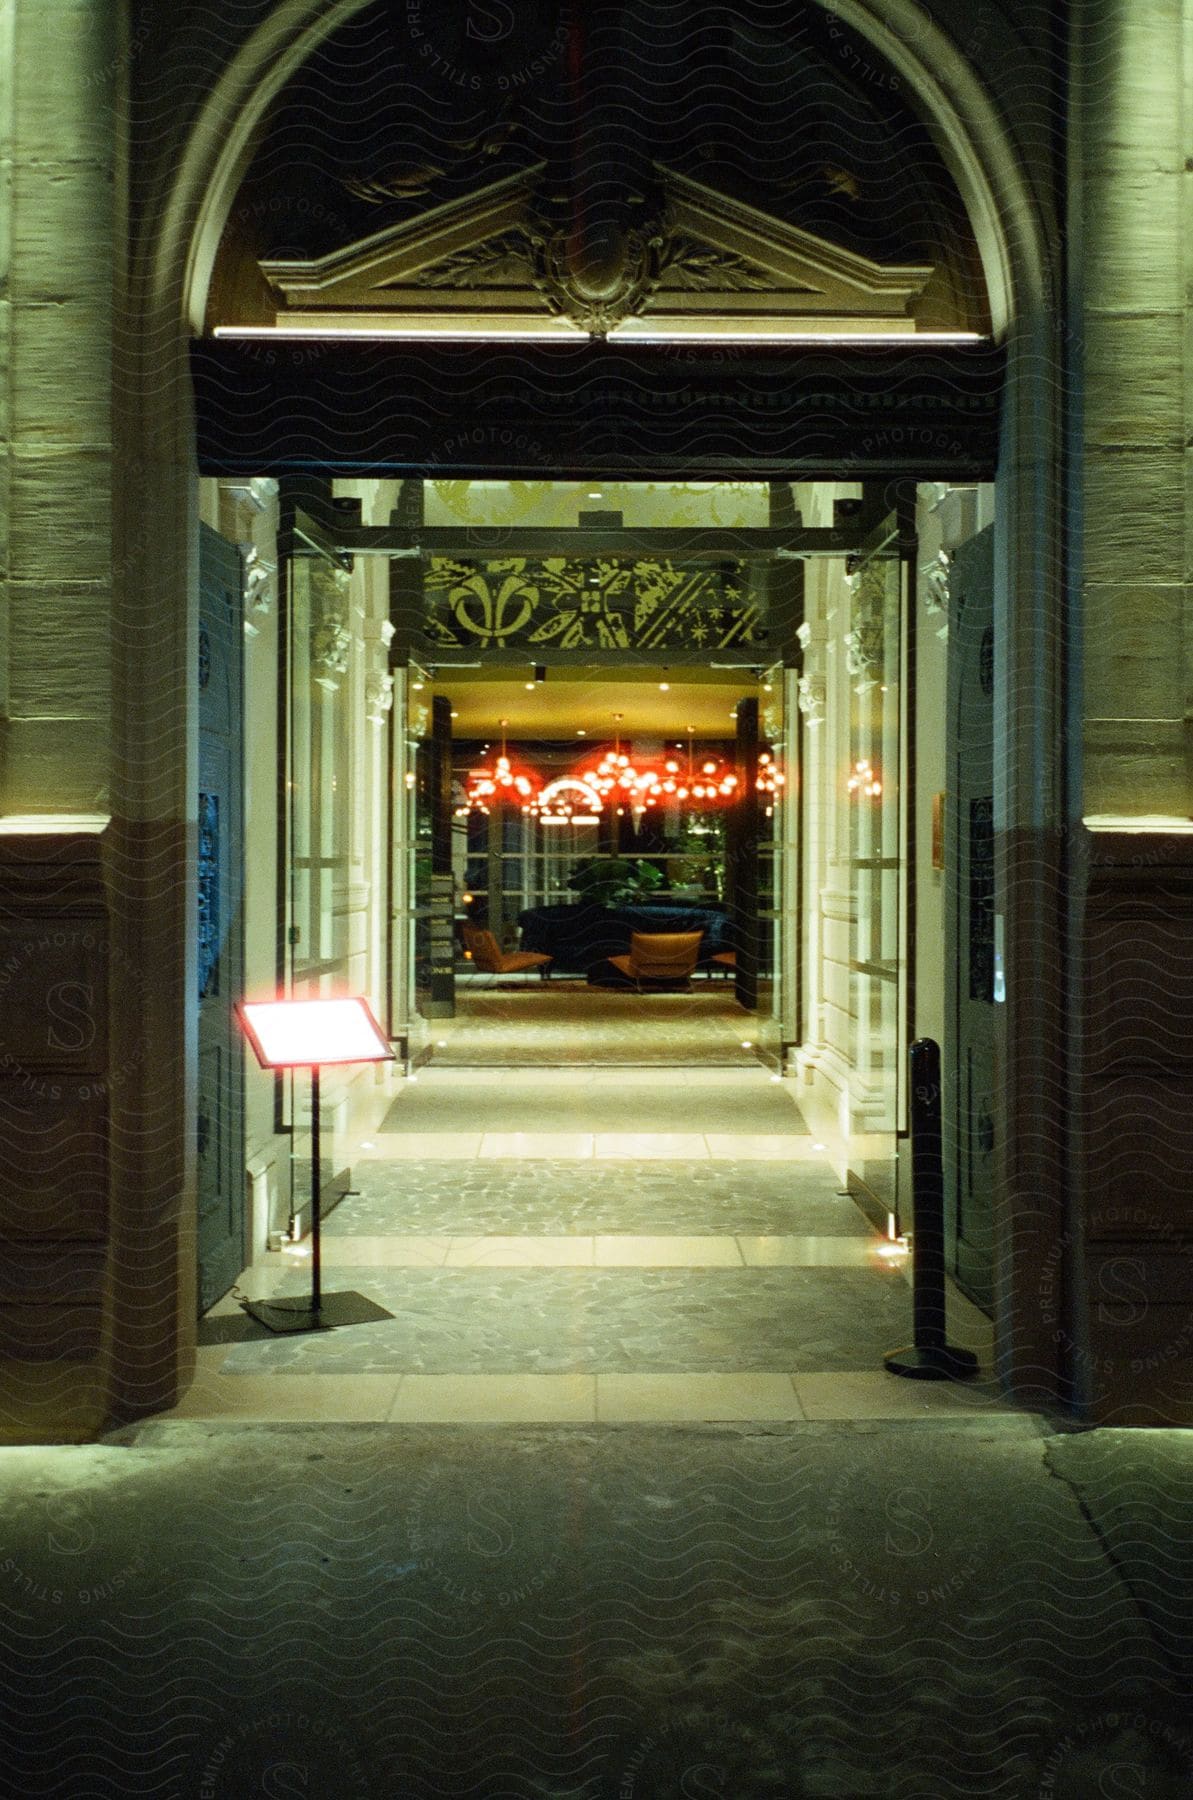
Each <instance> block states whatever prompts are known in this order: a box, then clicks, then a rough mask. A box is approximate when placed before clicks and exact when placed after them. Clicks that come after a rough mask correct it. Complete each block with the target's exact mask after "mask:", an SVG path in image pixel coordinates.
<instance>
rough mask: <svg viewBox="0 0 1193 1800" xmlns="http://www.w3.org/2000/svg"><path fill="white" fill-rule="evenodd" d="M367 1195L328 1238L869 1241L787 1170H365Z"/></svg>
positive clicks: (462, 1164)
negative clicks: (632, 1235) (706, 1236)
mask: <svg viewBox="0 0 1193 1800" xmlns="http://www.w3.org/2000/svg"><path fill="white" fill-rule="evenodd" d="M353 1179H354V1181H355V1183H356V1186H357V1188H358V1190H359V1191H358V1192H357V1193H355V1194H352V1195H350V1196H349V1197H348V1198H347V1199H346V1200H343V1201H341V1203H340V1204H339V1206H337V1207H336V1209H335V1211H334V1212H333V1213H332V1214H331V1215H330V1217H329V1218H328V1221H327V1232H328V1235H329V1236H337V1237H353V1236H355V1237H381V1236H384V1235H386V1234H392V1233H397V1234H402V1235H411V1236H415V1235H439V1234H441V1233H449V1234H453V1235H463V1236H480V1235H482V1234H489V1233H494V1234H501V1233H507V1232H524V1233H526V1234H527V1235H528V1236H531V1237H538V1236H554V1235H557V1234H560V1233H566V1232H580V1233H588V1232H642V1233H647V1234H652V1235H653V1234H656V1233H662V1232H676V1233H680V1234H689V1233H692V1232H707V1231H715V1232H726V1233H729V1234H736V1233H738V1232H759V1233H764V1234H772V1233H807V1234H815V1235H817V1236H834V1237H836V1236H848V1237H858V1238H865V1237H869V1236H870V1235H872V1234H871V1230H870V1227H869V1225H868V1224H867V1223H866V1221H865V1219H864V1218H863V1217H862V1215H861V1213H860V1212H859V1211H858V1209H857V1207H856V1206H855V1205H854V1203H853V1201H852V1200H850V1199H849V1198H848V1197H847V1196H845V1195H842V1194H840V1193H838V1191H837V1186H836V1182H835V1181H834V1179H833V1177H832V1176H831V1174H829V1173H828V1172H827V1171H826V1170H825V1169H824V1168H823V1167H815V1168H809V1167H807V1166H804V1165H799V1164H796V1165H788V1164H782V1163H778V1164H776V1163H745V1164H732V1163H730V1164H725V1163H712V1162H694V1161H693V1162H640V1163H623V1162H619V1163H618V1164H617V1165H616V1168H615V1171H614V1172H612V1173H611V1172H610V1169H609V1167H608V1165H606V1166H604V1167H603V1168H601V1167H598V1166H597V1165H595V1164H594V1163H593V1162H591V1161H589V1162H574V1161H566V1160H563V1159H555V1158H551V1159H547V1158H543V1159H542V1160H539V1161H536V1162H534V1163H525V1162H521V1163H520V1162H517V1161H516V1160H514V1159H513V1158H512V1157H511V1158H497V1157H493V1158H488V1159H477V1158H472V1159H470V1160H462V1161H459V1162H452V1161H443V1162H403V1163H384V1162H369V1163H364V1162H362V1163H358V1164H357V1166H356V1169H355V1171H354V1175H353Z"/></svg>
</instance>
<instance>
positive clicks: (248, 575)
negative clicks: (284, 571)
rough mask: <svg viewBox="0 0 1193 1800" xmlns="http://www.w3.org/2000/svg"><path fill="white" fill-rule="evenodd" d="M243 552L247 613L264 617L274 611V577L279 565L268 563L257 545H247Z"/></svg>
mask: <svg viewBox="0 0 1193 1800" xmlns="http://www.w3.org/2000/svg"><path fill="white" fill-rule="evenodd" d="M242 550H243V564H242V566H243V569H244V607H245V611H246V612H247V613H257V614H258V615H264V614H266V613H268V612H271V611H272V609H273V577H274V576H275V574H276V573H277V564H276V563H270V562H266V561H265V559H264V557H263V556H262V555H261V552H260V551H259V550H258V548H257V546H256V544H246V545H244V546H242Z"/></svg>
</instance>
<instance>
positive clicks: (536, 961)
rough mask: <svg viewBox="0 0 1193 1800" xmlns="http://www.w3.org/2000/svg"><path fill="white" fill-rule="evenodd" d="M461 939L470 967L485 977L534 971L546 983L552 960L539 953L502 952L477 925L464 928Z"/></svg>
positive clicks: (535, 951) (492, 938)
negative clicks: (528, 970)
mask: <svg viewBox="0 0 1193 1800" xmlns="http://www.w3.org/2000/svg"><path fill="white" fill-rule="evenodd" d="M462 936H463V939H464V948H465V950H467V951H468V953H469V955H470V956H471V957H472V966H473V968H474V969H479V970H480V971H481V973H482V974H484V975H521V974H523V973H524V972H525V970H527V969H537V970H538V972H539V974H540V975H541V976H542V978H543V980H544V981H546V979H547V977H548V975H549V974H550V972H551V958H550V957H549V956H546V955H544V953H543V952H542V951H541V950H503V949H502V948H501V945H500V944H499V943H498V942H497V939H496V938H495V937H494V936H493V933H492V932H491V931H485V930H483V929H482V927H481V926H479V925H465V926H464V927H463V930H462Z"/></svg>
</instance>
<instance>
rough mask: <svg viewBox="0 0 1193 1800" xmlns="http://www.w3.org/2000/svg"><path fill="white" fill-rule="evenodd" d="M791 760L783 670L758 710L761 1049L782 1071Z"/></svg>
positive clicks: (790, 892)
mask: <svg viewBox="0 0 1193 1800" xmlns="http://www.w3.org/2000/svg"><path fill="white" fill-rule="evenodd" d="M788 756H789V746H788V742H787V723H786V692H785V685H784V671H783V669H782V667H781V666H777V667H775V668H772V669H769V670H768V671H767V672H766V674H765V675H764V677H763V680H762V687H761V693H760V699H759V709H758V770H757V790H758V794H757V807H756V816H757V821H758V1019H757V1033H758V1046H759V1048H760V1049H761V1050H762V1051H763V1052H764V1053H765V1054H766V1056H767V1058H768V1060H772V1059H773V1061H774V1064H775V1066H776V1068H779V1067H781V1066H782V1061H783V1056H784V1043H785V1041H786V1038H787V1037H788V1036H789V1035H793V1034H787V1033H786V1032H785V1028H784V1017H785V1014H786V1012H787V1010H788V1000H787V995H786V991H785V990H786V986H787V985H788V984H789V982H790V979H791V969H790V966H789V960H788V956H787V939H788V935H789V930H788V927H789V919H788V915H789V912H790V910H791V909H792V907H793V905H794V898H795V893H796V885H795V866H794V863H793V861H792V859H791V857H790V856H789V855H788V854H787V835H788V820H787V813H788V806H787V788H788Z"/></svg>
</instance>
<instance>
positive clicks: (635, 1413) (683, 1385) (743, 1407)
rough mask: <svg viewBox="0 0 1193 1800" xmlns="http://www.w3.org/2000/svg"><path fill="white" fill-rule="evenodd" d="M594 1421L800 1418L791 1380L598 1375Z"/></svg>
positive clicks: (756, 1377)
mask: <svg viewBox="0 0 1193 1800" xmlns="http://www.w3.org/2000/svg"><path fill="white" fill-rule="evenodd" d="M596 1388H597V1400H596V1408H597V1419H598V1421H599V1423H601V1424H602V1425H612V1424H620V1423H623V1422H626V1423H628V1422H629V1421H631V1420H657V1421H659V1422H660V1423H662V1422H667V1421H674V1422H679V1421H682V1420H707V1421H709V1422H710V1423H712V1422H714V1421H717V1420H727V1419H802V1418H803V1416H804V1415H803V1411H802V1409H801V1407H800V1404H799V1400H798V1399H797V1397H796V1392H795V1389H794V1388H793V1387H792V1385H791V1377H790V1376H789V1375H704V1374H698V1375H598V1376H597V1378H596Z"/></svg>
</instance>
